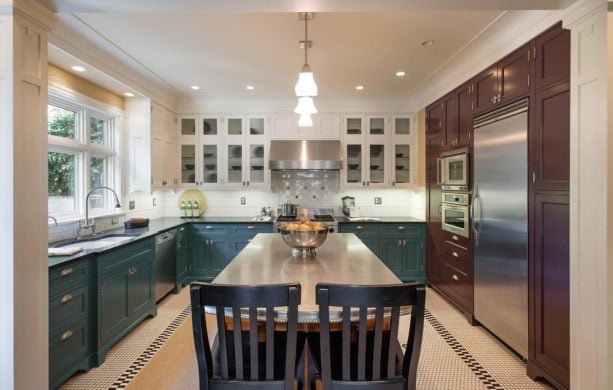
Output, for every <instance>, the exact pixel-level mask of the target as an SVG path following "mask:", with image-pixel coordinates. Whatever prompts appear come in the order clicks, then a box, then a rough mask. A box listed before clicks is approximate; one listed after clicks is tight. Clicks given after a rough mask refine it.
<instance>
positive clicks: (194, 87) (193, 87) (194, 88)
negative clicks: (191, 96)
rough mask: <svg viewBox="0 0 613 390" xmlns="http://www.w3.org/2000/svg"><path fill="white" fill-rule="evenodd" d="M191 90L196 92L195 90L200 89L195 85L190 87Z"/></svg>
mask: <svg viewBox="0 0 613 390" xmlns="http://www.w3.org/2000/svg"><path fill="white" fill-rule="evenodd" d="M192 89H193V90H194V91H197V90H199V89H200V87H199V86H197V85H192Z"/></svg>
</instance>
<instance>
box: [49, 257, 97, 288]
mask: <svg viewBox="0 0 613 390" xmlns="http://www.w3.org/2000/svg"><path fill="white" fill-rule="evenodd" d="M93 267H94V259H93V258H92V257H88V258H86V259H83V260H79V261H75V262H72V263H69V264H66V265H61V266H58V267H54V268H53V269H51V270H50V271H49V296H54V295H57V294H62V293H65V292H68V291H70V290H71V289H73V288H74V287H77V286H80V285H83V284H85V283H88V282H89V281H90V279H91V276H92V269H93Z"/></svg>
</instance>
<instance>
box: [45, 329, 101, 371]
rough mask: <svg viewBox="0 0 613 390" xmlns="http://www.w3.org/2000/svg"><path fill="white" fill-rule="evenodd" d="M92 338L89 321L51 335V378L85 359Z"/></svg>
mask: <svg viewBox="0 0 613 390" xmlns="http://www.w3.org/2000/svg"><path fill="white" fill-rule="evenodd" d="M90 337H91V335H90V330H89V325H88V321H87V319H85V320H83V321H81V322H78V323H76V324H74V325H73V326H71V327H67V328H61V329H60V330H59V331H58V332H57V333H54V334H50V336H49V377H50V378H56V377H57V376H59V375H61V374H62V373H64V372H65V371H66V370H68V369H70V368H71V367H72V366H74V365H75V364H77V363H78V362H79V361H80V360H81V359H83V357H85V356H86V355H87V354H88V353H89V352H90V348H89V346H90Z"/></svg>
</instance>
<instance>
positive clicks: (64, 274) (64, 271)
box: [60, 267, 74, 277]
mask: <svg viewBox="0 0 613 390" xmlns="http://www.w3.org/2000/svg"><path fill="white" fill-rule="evenodd" d="M73 272H74V270H73V269H72V268H70V267H68V268H64V269H63V270H62V272H61V273H60V276H61V277H64V276H68V275H70V274H71V273H73Z"/></svg>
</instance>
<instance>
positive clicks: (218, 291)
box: [190, 282, 300, 390]
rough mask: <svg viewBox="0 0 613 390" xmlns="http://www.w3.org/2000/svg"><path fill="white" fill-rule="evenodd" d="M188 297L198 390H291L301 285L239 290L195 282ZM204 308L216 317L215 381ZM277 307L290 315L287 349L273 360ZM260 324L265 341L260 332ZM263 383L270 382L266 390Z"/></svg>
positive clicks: (276, 285) (250, 287)
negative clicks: (226, 389)
mask: <svg viewBox="0 0 613 390" xmlns="http://www.w3.org/2000/svg"><path fill="white" fill-rule="evenodd" d="M190 294H191V304H192V323H193V331H194V342H195V347H196V356H197V360H198V368H199V376H200V388H201V389H215V388H223V386H228V385H229V384H231V386H232V388H234V387H237V388H240V387H249V388H252V389H254V388H277V387H278V386H275V387H273V386H272V384H273V382H274V384H275V385H279V384H280V385H282V387H280V388H283V389H288V390H289V389H293V382H294V376H295V361H296V356H295V355H296V340H297V334H296V333H297V332H296V323H297V320H298V304H299V303H300V285H299V284H297V283H291V284H275V285H261V286H237V285H221V284H209V283H200V282H195V283H193V284H192V286H191V289H190ZM205 306H209V307H215V311H216V314H215V316H216V323H217V329H218V333H217V337H218V343H219V354H218V356H219V359H218V364H219V374H218V375H214V372H215V371H214V366H213V365H214V364H217V363H214V362H213V353H212V352H211V347H210V345H209V342H208V330H207V326H206V321H205V318H204V314H205V311H204V308H205ZM279 307H284V309H283V310H287V313H288V314H287V317H288V321H287V331H286V332H285V333H284V335H285V339H284V341H285V342H286V348H285V354H284V355H283V356H282V357H279V356H277V357H276V358H275V336H276V335H278V333H279V332H276V333H275V324H274V311H275V308H279ZM285 308H287V309H285ZM227 315H228V317H229V316H231V318H227V317H226V316H227ZM258 315H259V318H258ZM241 317H242V318H241ZM263 319H264V320H265V324H264V326H263V328H264V340H262V337H261V332H260V329H261V328H260V327H259V326H258V324H259V323H260V322H261V321H262V320H263ZM243 324H245V325H243ZM243 327H244V328H245V329H243ZM230 328H231V329H230ZM258 337H259V338H258ZM262 344H265V345H262ZM260 350H262V353H260ZM261 355H264V356H261ZM275 364H276V365H277V366H278V367H277V366H275ZM275 373H277V377H275ZM266 381H268V382H270V384H271V385H270V387H267V386H268V385H266ZM255 382H257V383H255Z"/></svg>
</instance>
